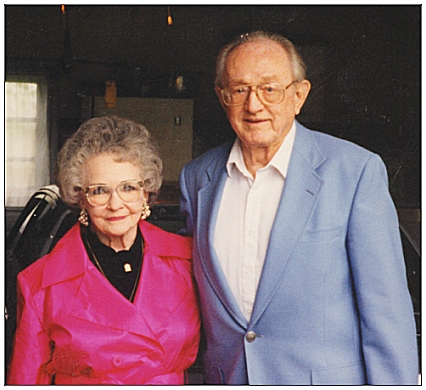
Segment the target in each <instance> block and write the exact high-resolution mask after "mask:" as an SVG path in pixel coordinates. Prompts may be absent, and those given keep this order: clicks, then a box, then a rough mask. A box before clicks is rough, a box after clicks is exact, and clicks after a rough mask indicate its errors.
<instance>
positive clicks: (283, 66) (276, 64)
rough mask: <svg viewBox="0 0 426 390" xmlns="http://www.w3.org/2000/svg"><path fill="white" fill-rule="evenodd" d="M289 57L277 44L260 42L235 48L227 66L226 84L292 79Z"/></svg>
mask: <svg viewBox="0 0 426 390" xmlns="http://www.w3.org/2000/svg"><path fill="white" fill-rule="evenodd" d="M292 74H293V71H292V67H291V63H290V60H289V55H288V54H287V52H286V51H285V49H284V48H283V47H282V46H281V45H280V44H279V43H277V42H275V41H270V40H259V41H253V42H246V43H243V44H242V45H240V46H238V47H237V48H235V49H234V50H233V51H232V52H231V53H230V54H229V55H228V58H227V60H226V64H225V71H224V80H223V81H224V83H225V84H229V83H246V82H254V81H256V82H264V83H267V82H274V81H282V80H283V79H286V78H290V79H291V78H292Z"/></svg>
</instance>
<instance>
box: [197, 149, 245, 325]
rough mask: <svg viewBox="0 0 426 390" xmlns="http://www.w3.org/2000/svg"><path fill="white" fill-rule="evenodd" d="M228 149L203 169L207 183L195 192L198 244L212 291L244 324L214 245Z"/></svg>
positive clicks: (225, 174) (225, 175) (202, 263)
mask: <svg viewBox="0 0 426 390" xmlns="http://www.w3.org/2000/svg"><path fill="white" fill-rule="evenodd" d="M229 151H230V148H226V149H225V150H224V151H223V154H222V155H221V156H220V158H218V159H216V161H215V164H213V165H210V167H209V168H208V169H207V170H206V175H207V178H208V182H207V184H206V185H205V186H204V187H203V188H201V189H200V190H199V192H198V206H197V207H198V212H197V214H198V221H197V229H198V230H197V238H198V242H197V247H198V253H199V257H200V260H201V265H202V267H203V270H204V272H205V275H206V277H207V279H208V281H209V283H210V285H211V286H212V288H213V290H214V291H215V293H216V294H217V296H218V297H219V299H220V300H221V302H222V303H223V305H224V306H225V307H226V308H227V310H228V311H229V312H230V313H232V315H233V316H234V318H235V319H236V320H237V321H238V322H239V323H240V324H241V325H242V326H244V327H245V326H246V325H247V321H246V319H245V318H244V316H243V314H242V313H241V310H240V308H239V306H238V304H237V302H236V300H235V298H234V295H233V294H232V291H231V289H230V287H229V285H228V283H227V280H226V277H225V274H224V272H223V270H222V267H221V265H220V262H219V259H218V257H217V255H216V251H215V250H214V247H213V239H214V232H215V226H216V220H217V215H218V211H219V205H220V201H221V198H222V194H223V189H224V187H225V182H226V178H227V172H226V161H227V159H228V155H229Z"/></svg>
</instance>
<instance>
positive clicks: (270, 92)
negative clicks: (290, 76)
mask: <svg viewBox="0 0 426 390" xmlns="http://www.w3.org/2000/svg"><path fill="white" fill-rule="evenodd" d="M294 83H296V80H294V81H292V82H291V83H290V84H289V85H287V86H286V87H283V86H282V85H281V84H279V83H268V84H258V85H231V86H229V87H225V88H223V89H222V90H221V91H220V93H221V94H222V99H223V102H224V103H225V105H227V106H231V107H235V106H242V105H243V104H244V103H245V102H246V101H247V98H248V96H249V94H250V92H251V91H252V90H254V91H256V95H257V97H258V98H259V100H260V101H261V102H262V104H264V105H269V104H279V103H281V102H282V101H283V100H284V96H285V91H286V89H287V88H289V87H290V86H292V85H293V84H294Z"/></svg>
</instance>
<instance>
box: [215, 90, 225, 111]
mask: <svg viewBox="0 0 426 390" xmlns="http://www.w3.org/2000/svg"><path fill="white" fill-rule="evenodd" d="M214 90H215V92H216V95H217V97H218V99H219V103H220V105H221V106H222V108H223V109H224V110H225V111H226V106H225V104H224V103H223V99H222V93H221V92H220V91H221V90H222V88H220V87H215V89H214Z"/></svg>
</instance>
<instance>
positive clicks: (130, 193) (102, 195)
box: [84, 180, 143, 206]
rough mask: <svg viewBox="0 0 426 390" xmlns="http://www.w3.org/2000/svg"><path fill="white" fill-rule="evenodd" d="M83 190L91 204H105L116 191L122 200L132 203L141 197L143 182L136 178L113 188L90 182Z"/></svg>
mask: <svg viewBox="0 0 426 390" xmlns="http://www.w3.org/2000/svg"><path fill="white" fill-rule="evenodd" d="M84 192H85V194H86V198H87V200H88V201H89V203H90V204H91V205H92V206H104V205H106V204H107V203H108V202H109V201H110V199H111V196H112V193H113V192H116V193H117V195H118V196H119V197H120V199H121V200H122V201H123V202H125V203H133V202H137V201H138V200H139V199H141V197H142V193H143V182H142V181H137V180H130V181H125V182H123V183H121V184H120V185H119V186H117V188H115V189H112V188H111V187H109V186H107V185H104V184H92V185H90V186H89V187H87V188H86V189H85V190H84Z"/></svg>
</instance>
